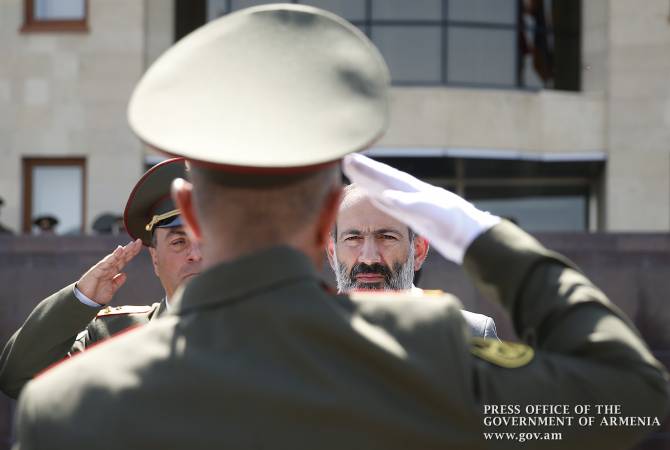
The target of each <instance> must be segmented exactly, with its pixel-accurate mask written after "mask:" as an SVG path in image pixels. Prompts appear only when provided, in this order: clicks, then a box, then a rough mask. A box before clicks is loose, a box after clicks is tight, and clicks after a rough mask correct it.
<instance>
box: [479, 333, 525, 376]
mask: <svg viewBox="0 0 670 450" xmlns="http://www.w3.org/2000/svg"><path fill="white" fill-rule="evenodd" d="M470 353H472V354H473V355H474V356H476V357H478V358H480V359H483V360H484V361H488V362H490V363H491V364H495V365H496V366H499V367H505V368H507V369H516V368H518V367H523V366H525V365H526V364H528V363H530V362H531V361H532V360H533V357H534V356H535V351H534V350H533V348H532V347H529V346H528V345H526V344H521V343H518V342H506V341H499V340H497V339H487V338H482V337H473V338H472V339H471V341H470Z"/></svg>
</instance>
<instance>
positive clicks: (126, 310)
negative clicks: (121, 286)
mask: <svg viewBox="0 0 670 450" xmlns="http://www.w3.org/2000/svg"><path fill="white" fill-rule="evenodd" d="M152 309H153V306H152V305H125V306H106V307H104V308H103V309H101V310H100V311H99V312H98V314H97V315H96V317H107V316H117V315H120V314H143V313H148V312H149V311H151V310H152Z"/></svg>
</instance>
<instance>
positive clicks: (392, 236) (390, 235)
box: [381, 234, 398, 241]
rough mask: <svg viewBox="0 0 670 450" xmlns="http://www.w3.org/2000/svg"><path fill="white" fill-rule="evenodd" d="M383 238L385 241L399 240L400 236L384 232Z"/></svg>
mask: <svg viewBox="0 0 670 450" xmlns="http://www.w3.org/2000/svg"><path fill="white" fill-rule="evenodd" d="M381 238H382V239H384V240H385V241H397V240H398V238H397V237H395V236H394V235H392V234H382V235H381Z"/></svg>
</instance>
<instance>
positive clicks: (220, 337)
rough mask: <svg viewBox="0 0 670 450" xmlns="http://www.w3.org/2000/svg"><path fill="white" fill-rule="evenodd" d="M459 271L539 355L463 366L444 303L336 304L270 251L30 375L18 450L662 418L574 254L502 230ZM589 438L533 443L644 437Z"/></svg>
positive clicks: (306, 442)
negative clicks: (541, 410) (557, 418)
mask: <svg viewBox="0 0 670 450" xmlns="http://www.w3.org/2000/svg"><path fill="white" fill-rule="evenodd" d="M503 262H504V263H503ZM465 267H466V269H467V270H468V272H469V273H470V274H471V275H472V277H473V280H474V281H475V283H476V284H477V285H479V286H480V287H482V288H483V289H484V290H485V291H487V292H489V293H491V294H493V296H494V297H495V298H497V299H498V300H499V301H501V302H502V304H503V305H505V307H507V308H508V310H509V311H510V313H511V314H512V315H513V317H514V321H515V325H516V327H517V330H518V331H519V333H520V334H521V335H523V336H524V337H526V338H527V339H528V342H530V343H531V344H532V345H533V346H534V347H535V356H534V358H533V359H532V360H531V361H530V362H529V363H528V364H525V365H523V366H521V367H518V368H504V367H500V366H498V365H495V364H492V363H490V362H488V361H487V360H485V359H482V358H479V357H475V356H473V354H472V352H471V345H472V342H471V340H470V335H469V330H468V327H467V325H466V324H465V321H464V319H463V317H462V315H461V314H460V307H461V305H460V303H459V302H458V301H457V300H456V299H455V298H453V297H450V296H438V297H428V296H426V297H424V298H419V299H411V298H404V299H402V298H396V299H394V301H387V300H388V299H386V298H384V297H380V298H376V299H375V298H367V299H359V300H354V299H350V298H349V297H347V296H338V295H335V294H333V293H330V292H328V291H327V290H325V289H324V288H323V285H322V284H321V282H320V280H319V278H318V275H317V274H316V272H315V269H314V267H313V266H312V264H311V262H310V261H309V260H308V259H307V258H306V257H305V256H304V255H303V254H301V253H299V252H296V251H294V250H292V249H290V248H288V247H275V248H271V249H267V250H265V251H262V252H259V253H256V254H254V255H250V256H247V257H245V258H241V259H239V260H237V261H235V262H233V263H228V264H221V265H218V266H216V267H213V268H210V269H209V270H207V271H206V272H204V273H203V274H201V276H199V277H197V278H195V279H193V280H192V281H191V282H190V283H189V284H188V285H187V286H186V287H185V289H184V290H183V291H181V292H180V293H179V294H178V295H177V298H176V299H175V303H174V305H172V306H174V308H173V310H174V314H172V309H171V313H170V314H167V315H166V316H164V317H163V318H161V319H160V320H157V321H154V322H152V323H150V324H149V325H147V326H145V327H141V328H138V329H136V330H134V331H132V332H129V333H125V334H124V335H123V336H120V337H118V338H114V339H111V340H109V341H107V342H106V343H105V344H102V345H99V346H97V347H96V348H95V349H92V350H90V351H87V352H86V353H84V354H82V355H81V356H79V357H77V358H74V359H73V360H71V361H69V362H67V363H65V364H61V365H59V366H57V367H55V368H53V369H51V370H50V371H49V372H47V373H46V374H45V375H44V376H41V377H38V378H37V379H35V380H34V381H32V382H30V383H29V384H28V385H27V386H26V388H25V390H24V392H23V394H22V396H21V398H20V401H19V410H18V438H19V442H20V446H17V448H20V449H21V450H27V449H52V448H53V449H57V448H58V449H61V448H69V449H78V448H81V449H84V448H97V449H119V448H143V449H165V448H188V449H211V448H245V449H248V448H273V449H303V448H304V449H337V450H341V449H344V448H355V449H408V448H413V449H445V448H457V449H480V448H491V447H494V448H499V447H511V448H516V447H518V446H519V444H518V443H517V442H506V441H498V442H490V441H485V440H484V438H483V436H482V431H484V430H483V425H482V416H483V414H482V406H483V405H485V404H514V403H519V404H522V405H523V404H527V403H533V404H552V403H560V404H563V403H580V404H586V403H589V404H595V403H616V404H619V405H621V406H622V410H623V411H624V412H625V414H626V415H631V416H634V415H643V416H659V417H661V416H663V414H664V413H665V412H666V409H667V405H668V396H669V393H668V381H667V374H666V372H665V370H664V369H663V368H662V366H661V365H660V364H659V363H658V362H657V361H656V360H655V359H654V358H653V357H652V355H651V354H650V352H649V350H648V349H647V348H646V346H645V344H644V343H643V341H642V340H641V339H640V337H639V335H638V333H637V332H636V331H635V329H634V328H633V327H632V325H631V324H630V323H629V321H628V319H626V318H625V317H624V316H623V315H622V314H621V313H620V312H619V311H618V310H617V309H616V308H615V307H613V306H612V305H611V304H610V303H609V302H608V300H607V299H606V298H605V296H604V295H603V293H602V292H601V291H600V290H598V289H597V288H596V287H595V286H593V285H592V284H591V283H590V282H589V281H588V280H587V279H586V278H585V277H584V276H583V275H581V274H580V273H579V272H578V271H577V270H576V269H574V268H572V267H571V266H570V264H569V262H567V261H565V260H564V259H563V258H561V257H559V256H557V255H554V254H553V253H551V252H549V251H547V250H545V249H544V248H543V247H541V246H540V245H539V244H538V243H537V242H536V241H534V240H533V239H532V238H530V237H529V236H528V235H526V234H525V233H524V232H523V231H521V230H519V229H518V228H516V227H515V226H513V225H511V224H509V223H502V224H500V225H497V226H495V227H494V228H492V229H491V230H489V231H488V232H486V233H485V234H484V235H482V236H480V237H479V238H477V240H475V242H474V243H473V244H472V245H471V247H470V249H469V251H468V253H467V255H466V261H465ZM223 286H225V289H223V288H222V287H223ZM583 430H587V431H589V432H590V433H589V434H586V433H585V432H584V431H578V430H576V429H572V428H570V429H562V430H561V431H563V440H562V441H559V442H551V441H546V442H542V445H541V446H539V445H535V444H537V443H534V444H532V448H570V447H571V448H588V449H596V448H603V449H615V448H628V447H630V446H631V444H632V443H633V442H634V441H635V440H636V439H638V438H639V437H640V436H641V434H642V433H644V432H646V431H647V430H645V429H643V428H640V427H611V428H603V429H598V428H591V429H586V428H585V429H583ZM529 448H531V447H529Z"/></svg>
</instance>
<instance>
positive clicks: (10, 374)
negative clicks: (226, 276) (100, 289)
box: [0, 284, 166, 398]
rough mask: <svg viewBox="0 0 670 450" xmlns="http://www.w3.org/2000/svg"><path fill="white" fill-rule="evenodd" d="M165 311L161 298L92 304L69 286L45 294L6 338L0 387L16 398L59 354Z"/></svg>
mask: <svg viewBox="0 0 670 450" xmlns="http://www.w3.org/2000/svg"><path fill="white" fill-rule="evenodd" d="M165 310H166V301H165V299H163V300H162V301H161V302H158V303H154V304H153V305H147V306H120V307H106V308H102V309H100V308H93V307H90V306H87V305H84V304H83V303H81V302H80V301H79V300H77V298H76V297H75V295H74V284H71V285H69V286H66V287H64V288H63V289H61V290H60V291H58V292H56V293H55V294H53V295H51V296H50V297H47V298H46V299H44V300H43V301H42V302H40V304H39V305H37V307H36V308H35V309H34V310H33V312H32V313H31V314H30V316H28V319H26V321H25V323H24V324H23V326H22V327H21V328H20V329H19V330H18V331H16V333H14V335H13V336H12V337H11V338H10V339H9V340H8V341H7V343H6V344H5V347H4V349H3V350H2V355H1V356H0V390H2V392H4V393H5V394H6V395H8V396H10V397H12V398H16V397H17V396H18V395H19V392H20V391H21V389H22V388H23V386H24V385H25V384H26V383H27V382H28V381H29V380H30V379H31V378H33V377H34V376H35V375H36V374H37V373H39V372H41V371H42V370H44V369H46V368H47V367H48V366H50V365H51V364H54V363H56V362H58V361H60V360H62V359H63V358H66V357H68V356H72V355H74V354H76V353H78V352H81V351H83V350H84V349H86V348H87V347H90V346H91V345H93V344H95V343H96V342H99V341H102V340H104V339H107V338H109V337H110V336H112V335H114V334H116V333H118V332H120V331H123V330H125V329H128V328H130V327H133V326H137V325H143V324H145V323H147V322H149V321H151V320H153V319H155V318H157V317H159V316H161V315H162V314H163V313H164V312H165Z"/></svg>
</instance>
